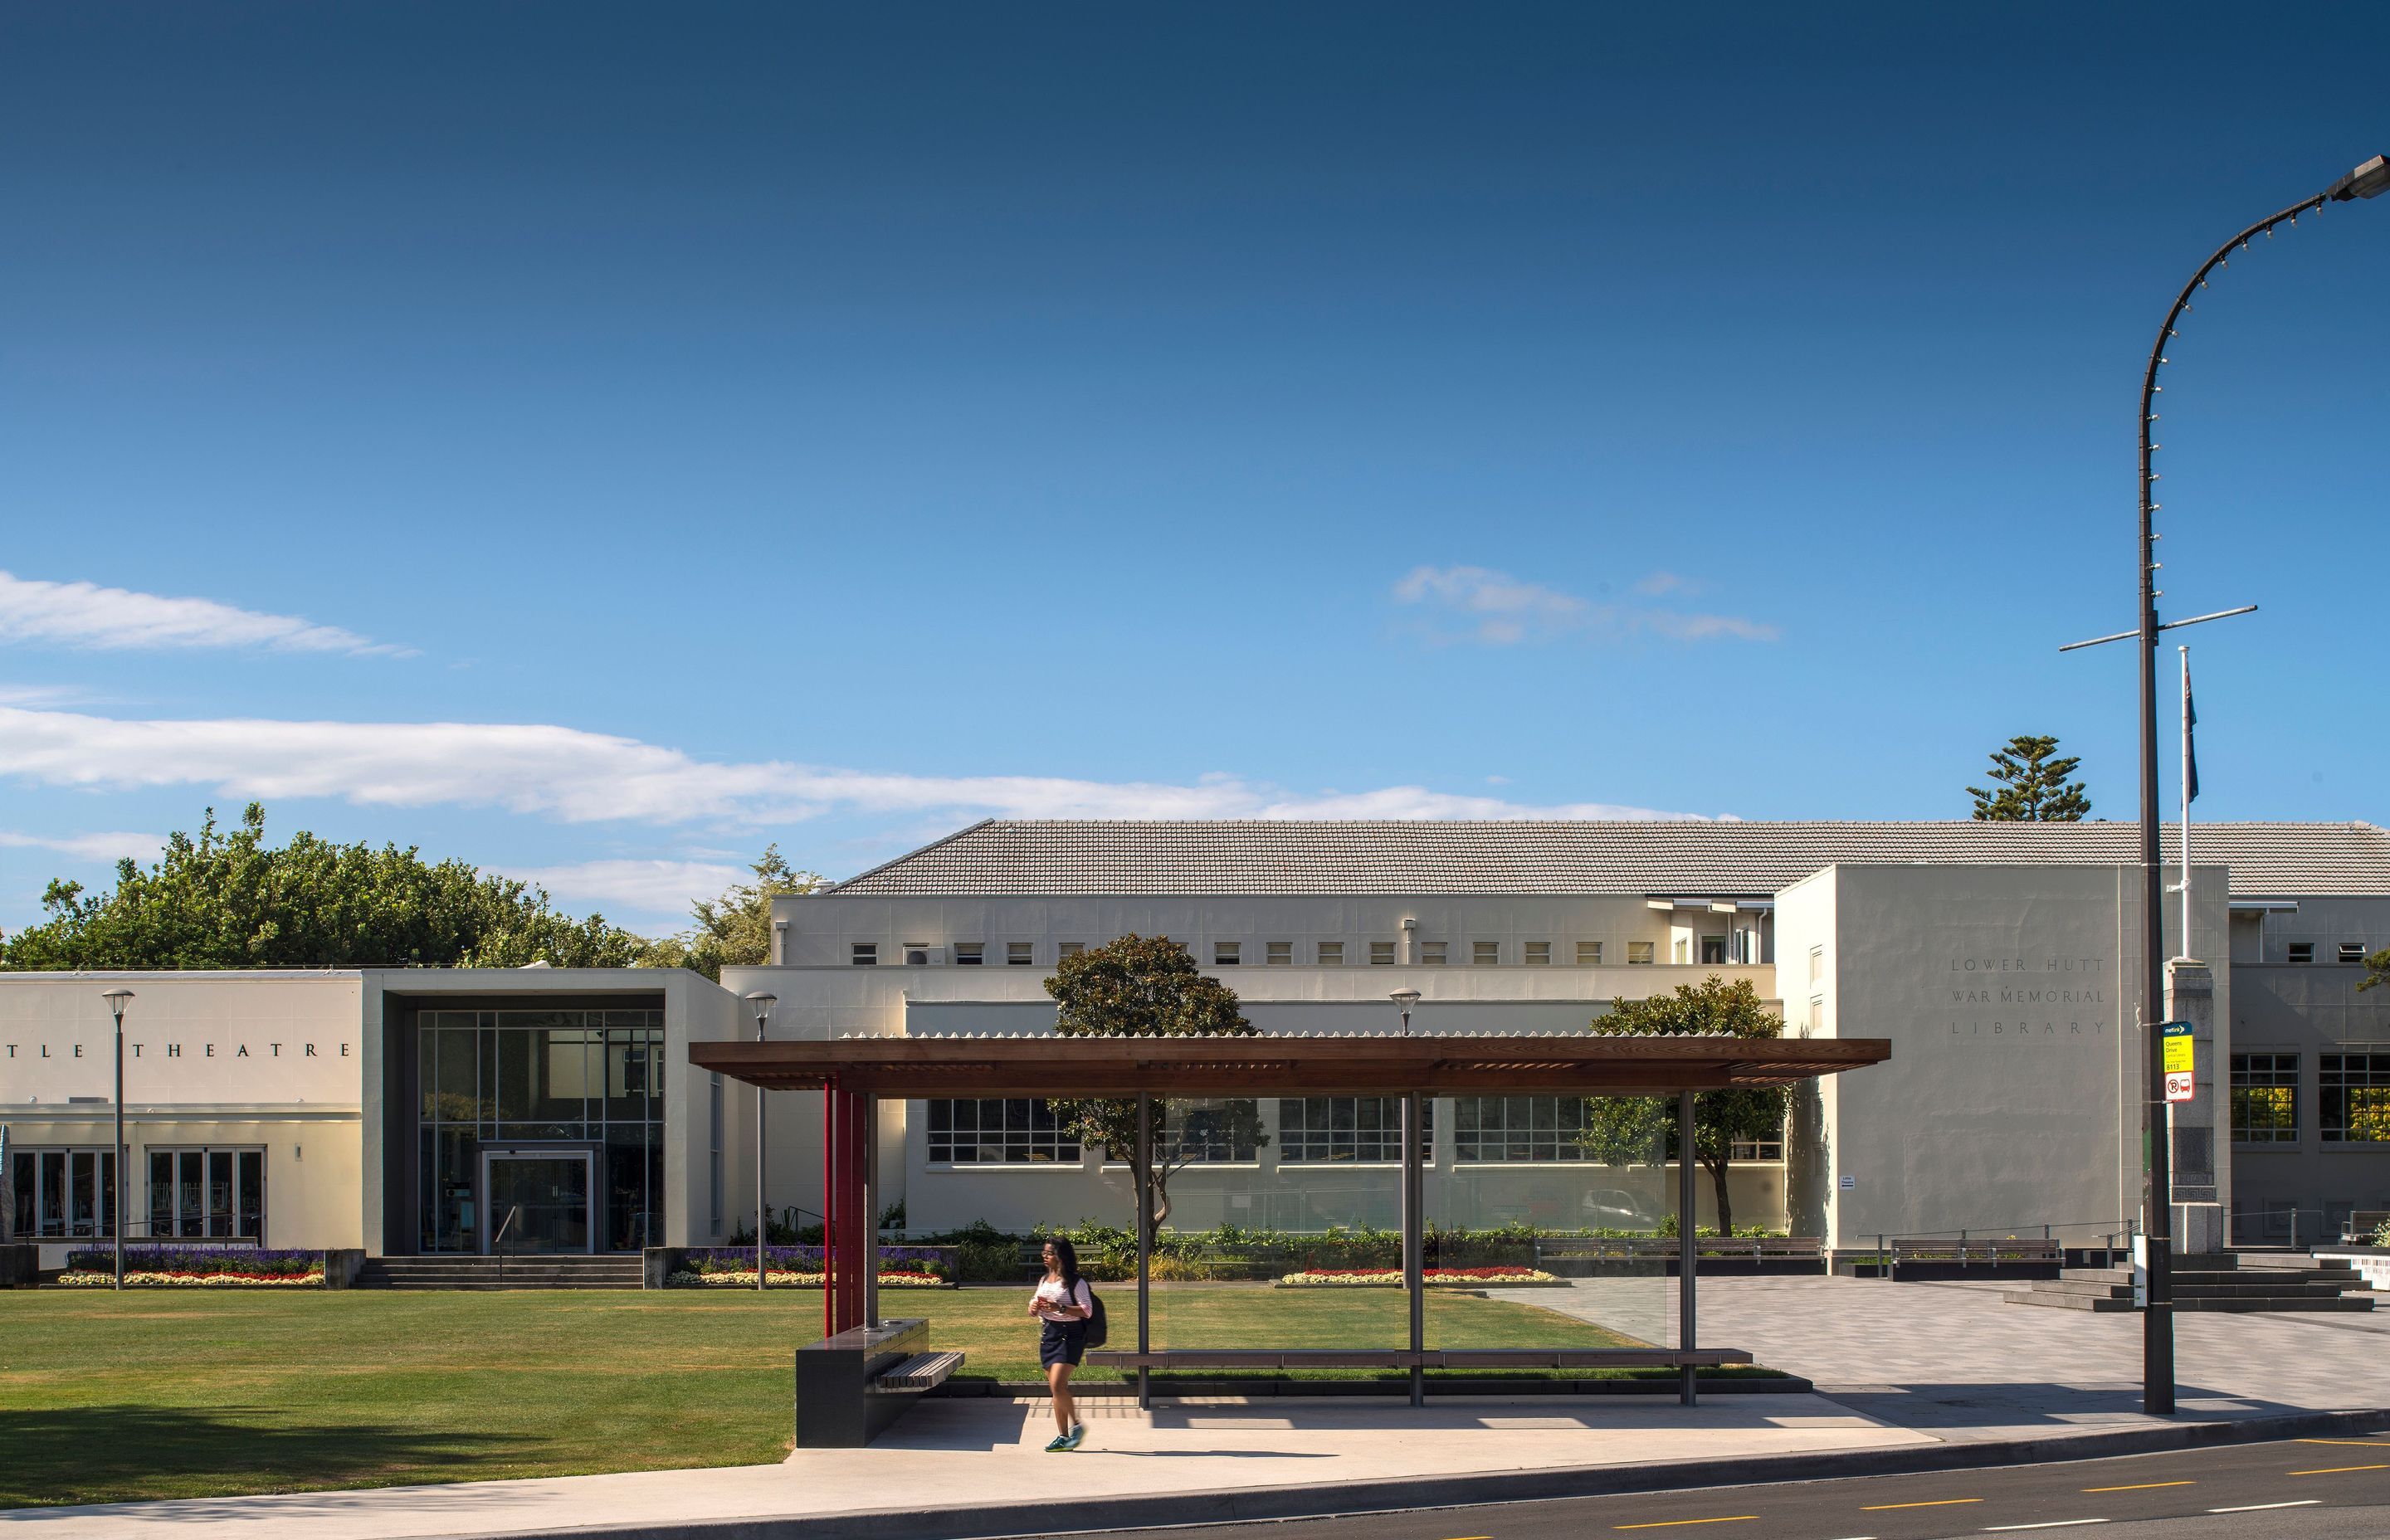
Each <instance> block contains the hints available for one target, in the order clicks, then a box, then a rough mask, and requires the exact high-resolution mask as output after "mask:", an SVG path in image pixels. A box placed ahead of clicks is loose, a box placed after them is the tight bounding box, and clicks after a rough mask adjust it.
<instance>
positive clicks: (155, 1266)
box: [58, 1246, 324, 1289]
mask: <svg viewBox="0 0 2390 1540" xmlns="http://www.w3.org/2000/svg"><path fill="white" fill-rule="evenodd" d="M58 1281H59V1282H60V1283H62V1284H64V1285H66V1286H67V1287H68V1288H70V1289H96V1288H103V1287H109V1286H113V1285H114V1284H115V1282H116V1253H115V1252H114V1251H96V1250H94V1251H70V1252H68V1253H67V1266H66V1271H65V1272H64V1273H62V1274H60V1275H59V1277H58ZM323 1282H324V1253H323V1252H321V1251H264V1250H262V1249H254V1248H243V1247H232V1246H221V1247H210V1246H127V1247H126V1248H125V1249H124V1284H125V1287H126V1288H128V1289H130V1288H135V1287H138V1288H142V1289H315V1288H320V1287H322V1285H323Z"/></svg>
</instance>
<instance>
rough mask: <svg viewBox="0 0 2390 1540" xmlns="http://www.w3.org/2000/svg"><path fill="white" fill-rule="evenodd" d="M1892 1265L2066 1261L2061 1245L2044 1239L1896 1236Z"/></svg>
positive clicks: (1968, 1264)
mask: <svg viewBox="0 0 2390 1540" xmlns="http://www.w3.org/2000/svg"><path fill="white" fill-rule="evenodd" d="M1888 1250H1889V1251H1890V1253H1891V1257H1892V1264H1893V1265H1894V1266H1895V1267H1897V1266H1899V1265H1900V1264H1902V1263H1904V1262H1932V1263H1943V1264H1955V1265H1957V1266H1960V1267H1975V1266H1984V1267H1997V1266H1998V1265H2000V1264H2002V1263H2007V1264H2011V1265H2015V1264H2020V1263H2037V1264H2048V1263H2054V1262H2058V1261H2061V1260H2062V1251H2061V1249H2060V1247H2059V1243H2058V1242H2057V1241H2056V1240H2054V1239H2045V1238H2043V1237H2040V1236H2031V1237H2024V1236H2016V1237H2008V1238H1994V1239H1985V1240H1977V1239H1974V1238H1968V1239H1965V1240H1951V1239H1947V1238H1943V1237H1940V1236H1895V1238H1893V1240H1892V1242H1891V1244H1890V1246H1889V1248H1888Z"/></svg>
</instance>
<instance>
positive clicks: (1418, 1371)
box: [1403, 1091, 1427, 1406]
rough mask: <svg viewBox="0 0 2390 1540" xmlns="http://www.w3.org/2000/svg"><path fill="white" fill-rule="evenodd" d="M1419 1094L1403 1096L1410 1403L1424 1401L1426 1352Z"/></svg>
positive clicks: (1425, 1266) (1424, 1246)
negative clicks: (1409, 1316)
mask: <svg viewBox="0 0 2390 1540" xmlns="http://www.w3.org/2000/svg"><path fill="white" fill-rule="evenodd" d="M1426 1197H1427V1191H1426V1183H1424V1182H1423V1181H1421V1180H1420V1097H1419V1093H1418V1092H1417V1091H1412V1092H1409V1093H1407V1095H1405V1096H1404V1097H1403V1289H1404V1290H1405V1291H1406V1292H1407V1293H1408V1294H1409V1295H1410V1309H1411V1405H1414V1406H1423V1405H1426V1404H1427V1371H1426V1370H1425V1369H1423V1368H1421V1367H1420V1358H1419V1355H1420V1354H1422V1353H1424V1352H1426V1351H1427V1246H1426V1240H1425V1237H1424V1235H1423V1234H1422V1233H1421V1232H1422V1231H1423V1230H1424V1229H1425V1228H1426V1225H1427V1216H1426V1214H1425V1213H1424V1212H1423V1211H1424V1210H1425V1209H1426V1207H1427V1204H1426V1201H1425V1200H1426Z"/></svg>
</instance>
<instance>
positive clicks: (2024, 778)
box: [1967, 735, 2091, 824]
mask: <svg viewBox="0 0 2390 1540" xmlns="http://www.w3.org/2000/svg"><path fill="white" fill-rule="evenodd" d="M2057 751H2058V739H2056V738H2030V737H2024V736H2022V735H2020V736H2019V737H2016V738H2011V739H2009V742H2008V747H2007V748H2005V749H1998V750H1995V751H1993V753H1992V771H1991V779H1992V780H1993V781H1995V782H1997V783H1998V790H1997V791H1987V790H1985V789H1983V788H1982V787H1978V786H1971V787H1969V788H1967V795H1969V796H1970V797H1972V798H1974V799H1975V821H1976V822H1977V823H1979V824H2079V823H2081V822H2082V821H2083V820H2084V819H2085V818H2086V817H2088V815H2090V812H2091V799H2090V798H2088V797H2087V796H2085V795H2084V794H2083V783H2082V782H2081V781H2075V782H2073V783H2072V784H2069V783H2068V781H2067V779H2066V777H2067V776H2071V775H2073V774H2075V767H2076V766H2077V765H2079V764H2082V763H2083V762H2082V761H2081V760H2080V759H2078V758H2076V757H2075V756H2074V755H2072V754H2070V755H2068V756H2066V757H2065V758H2063V759H2052V758H2050V757H2049V756H2050V755H2052V754H2054V753H2056V752H2057Z"/></svg>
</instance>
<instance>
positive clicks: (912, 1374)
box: [796, 1320, 963, 1449]
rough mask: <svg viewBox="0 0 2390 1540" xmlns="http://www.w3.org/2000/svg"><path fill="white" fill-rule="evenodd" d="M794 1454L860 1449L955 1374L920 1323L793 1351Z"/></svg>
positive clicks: (864, 1331)
mask: <svg viewBox="0 0 2390 1540" xmlns="http://www.w3.org/2000/svg"><path fill="white" fill-rule="evenodd" d="M796 1356H797V1385H796V1399H797V1405H796V1413H797V1447H798V1448H800V1449H860V1448H862V1447H863V1446H864V1445H865V1444H869V1443H870V1442H871V1441H872V1440H873V1439H875V1438H877V1437H879V1436H880V1434H881V1433H882V1432H884V1431H887V1428H888V1426H889V1424H891V1423H893V1422H894V1421H895V1420H896V1419H897V1418H900V1417H902V1416H904V1415H905V1413H906V1411H908V1410H910V1409H911V1407H912V1405H913V1403H914V1402H916V1401H918V1400H919V1399H920V1397H921V1396H922V1395H924V1394H925V1393H927V1392H929V1390H930V1389H931V1388H932V1386H935V1385H937V1384H940V1383H942V1382H943V1381H944V1380H945V1379H946V1377H947V1376H949V1375H951V1374H953V1373H954V1372H955V1370H957V1369H958V1368H960V1367H962V1362H963V1355H962V1354H959V1353H932V1352H931V1351H930V1323H929V1322H928V1321H926V1320H906V1321H882V1322H880V1324H879V1325H878V1326H863V1327H856V1328H854V1330H852V1331H842V1332H840V1333H838V1334H837V1335H836V1336H834V1337H824V1338H822V1339H821V1340H820V1341H812V1342H807V1343H805V1344H804V1345H803V1347H800V1348H799V1349H797V1355H796Z"/></svg>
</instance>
